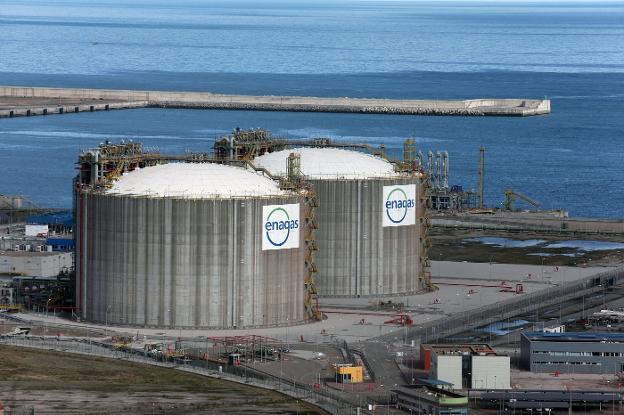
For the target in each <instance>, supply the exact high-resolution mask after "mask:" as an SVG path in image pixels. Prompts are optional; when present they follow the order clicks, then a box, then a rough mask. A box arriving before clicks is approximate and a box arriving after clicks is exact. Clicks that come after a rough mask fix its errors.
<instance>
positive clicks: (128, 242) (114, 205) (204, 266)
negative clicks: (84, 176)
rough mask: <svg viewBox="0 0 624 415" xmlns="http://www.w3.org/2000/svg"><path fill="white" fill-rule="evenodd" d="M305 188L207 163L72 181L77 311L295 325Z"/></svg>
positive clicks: (96, 316) (188, 323)
mask: <svg viewBox="0 0 624 415" xmlns="http://www.w3.org/2000/svg"><path fill="white" fill-rule="evenodd" d="M302 200H303V196H301V195H300V194H298V193H295V192H290V191H285V190H282V189H280V187H279V186H278V184H277V183H276V182H275V181H273V180H271V179H269V178H267V177H264V176H261V175H260V174H257V173H255V172H253V171H251V170H246V169H243V168H240V167H231V166H225V165H219V164H210V163H169V164H161V165H156V166H151V167H145V168H140V169H136V170H133V171H131V172H129V173H125V174H124V175H123V176H121V177H120V178H119V179H117V180H116V181H114V182H113V183H112V186H111V187H110V188H102V187H98V186H81V185H80V184H79V185H77V187H76V202H75V203H76V219H77V231H76V238H77V244H76V247H77V249H76V270H77V299H78V306H79V308H80V310H81V312H82V316H83V318H84V319H86V320H88V321H95V322H100V323H104V322H107V323H109V324H123V325H133V326H143V327H185V328H232V327H237V328H241V327H260V326H274V325H282V324H293V323H297V322H303V321H304V320H306V316H305V313H304V291H305V288H304V279H305V276H306V269H305V260H304V250H305V242H304V235H305V232H304V229H303V228H304V224H305V220H304V218H303V202H302Z"/></svg>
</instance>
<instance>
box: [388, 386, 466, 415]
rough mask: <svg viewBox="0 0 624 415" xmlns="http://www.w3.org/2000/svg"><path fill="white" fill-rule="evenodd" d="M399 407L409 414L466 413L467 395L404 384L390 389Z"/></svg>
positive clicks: (452, 414) (456, 414)
mask: <svg viewBox="0 0 624 415" xmlns="http://www.w3.org/2000/svg"><path fill="white" fill-rule="evenodd" d="M392 395H393V398H394V399H395V400H396V404H397V406H398V407H399V408H400V409H403V410H404V411H406V412H407V411H409V413H410V414H427V415H468V397H467V396H463V395H459V394H457V393H453V392H451V391H445V390H443V389H438V388H432V387H428V386H422V385H418V386H416V385H414V386H412V385H405V386H401V387H398V388H395V389H392Z"/></svg>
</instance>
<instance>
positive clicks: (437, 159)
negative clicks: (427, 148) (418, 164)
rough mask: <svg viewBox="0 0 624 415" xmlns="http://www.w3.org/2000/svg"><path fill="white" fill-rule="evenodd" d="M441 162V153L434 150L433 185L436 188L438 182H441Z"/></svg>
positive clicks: (438, 186)
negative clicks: (434, 170)
mask: <svg viewBox="0 0 624 415" xmlns="http://www.w3.org/2000/svg"><path fill="white" fill-rule="evenodd" d="M441 162H442V154H441V153H440V152H439V151H436V154H435V169H436V173H435V187H436V189H439V188H440V182H441V174H440V171H441V167H442V166H441V165H440V164H441Z"/></svg>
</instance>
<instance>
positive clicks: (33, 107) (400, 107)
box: [0, 86, 550, 118]
mask: <svg viewBox="0 0 624 415" xmlns="http://www.w3.org/2000/svg"><path fill="white" fill-rule="evenodd" d="M146 107H156V108H158V107H160V108H196V109H227V110H247V111H298V112H335V113H362V114H398V115H446V116H449V115H457V116H485V115H489V116H519V117H526V116H532V115H543V114H548V113H550V100H548V99H543V100H540V99H516V98H510V99H467V100H414V99H381V98H321V97H298V96H273V95H266V96H254V95H225V94H212V93H209V92H176V91H134V90H110V89H77V88H43V87H16V86H0V118H2V117H18V116H32V115H51V114H66V113H75V112H83V111H102V110H113V109H127V108H146Z"/></svg>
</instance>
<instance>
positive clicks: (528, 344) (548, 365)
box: [520, 332, 624, 374]
mask: <svg viewBox="0 0 624 415" xmlns="http://www.w3.org/2000/svg"><path fill="white" fill-rule="evenodd" d="M520 363H521V365H522V367H523V368H524V369H527V370H530V371H531V372H552V373H554V372H560V373H604V374H608V373H610V374H613V373H617V372H622V371H624V333H597V332H596V333H587V332H567V333H544V332H525V333H522V337H521V340H520Z"/></svg>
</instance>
